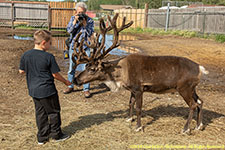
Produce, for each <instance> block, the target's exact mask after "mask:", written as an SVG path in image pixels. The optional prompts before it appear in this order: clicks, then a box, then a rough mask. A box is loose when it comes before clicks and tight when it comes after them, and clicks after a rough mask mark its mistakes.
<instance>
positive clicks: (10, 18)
mask: <svg viewBox="0 0 225 150" xmlns="http://www.w3.org/2000/svg"><path fill="white" fill-rule="evenodd" d="M48 12H49V6H48V4H46V3H36V2H33V3H29V2H23V3H21V2H3V3H2V2H1V3H0V25H1V26H11V27H12V28H14V26H15V25H16V24H23V25H27V26H32V25H33V23H38V24H42V25H43V26H48V23H49V22H50V18H49V13H48Z"/></svg>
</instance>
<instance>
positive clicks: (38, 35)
mask: <svg viewBox="0 0 225 150" xmlns="http://www.w3.org/2000/svg"><path fill="white" fill-rule="evenodd" d="M51 37H52V34H51V32H49V31H47V30H38V31H36V32H35V33H34V44H38V45H39V44H41V42H42V41H44V40H45V41H46V42H48V41H49V40H50V39H51Z"/></svg>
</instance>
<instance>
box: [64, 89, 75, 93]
mask: <svg viewBox="0 0 225 150" xmlns="http://www.w3.org/2000/svg"><path fill="white" fill-rule="evenodd" d="M71 92H73V88H67V89H66V90H65V91H63V93H64V94H69V93H71Z"/></svg>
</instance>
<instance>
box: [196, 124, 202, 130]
mask: <svg viewBox="0 0 225 150" xmlns="http://www.w3.org/2000/svg"><path fill="white" fill-rule="evenodd" d="M203 129H204V126H203V124H202V123H201V124H200V125H199V126H196V127H195V130H200V131H202V130H203Z"/></svg>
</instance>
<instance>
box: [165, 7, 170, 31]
mask: <svg viewBox="0 0 225 150" xmlns="http://www.w3.org/2000/svg"><path fill="white" fill-rule="evenodd" d="M169 19H170V3H168V4H167V12H166V27H165V31H167V30H168V27H169V21H170V20H169Z"/></svg>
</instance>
